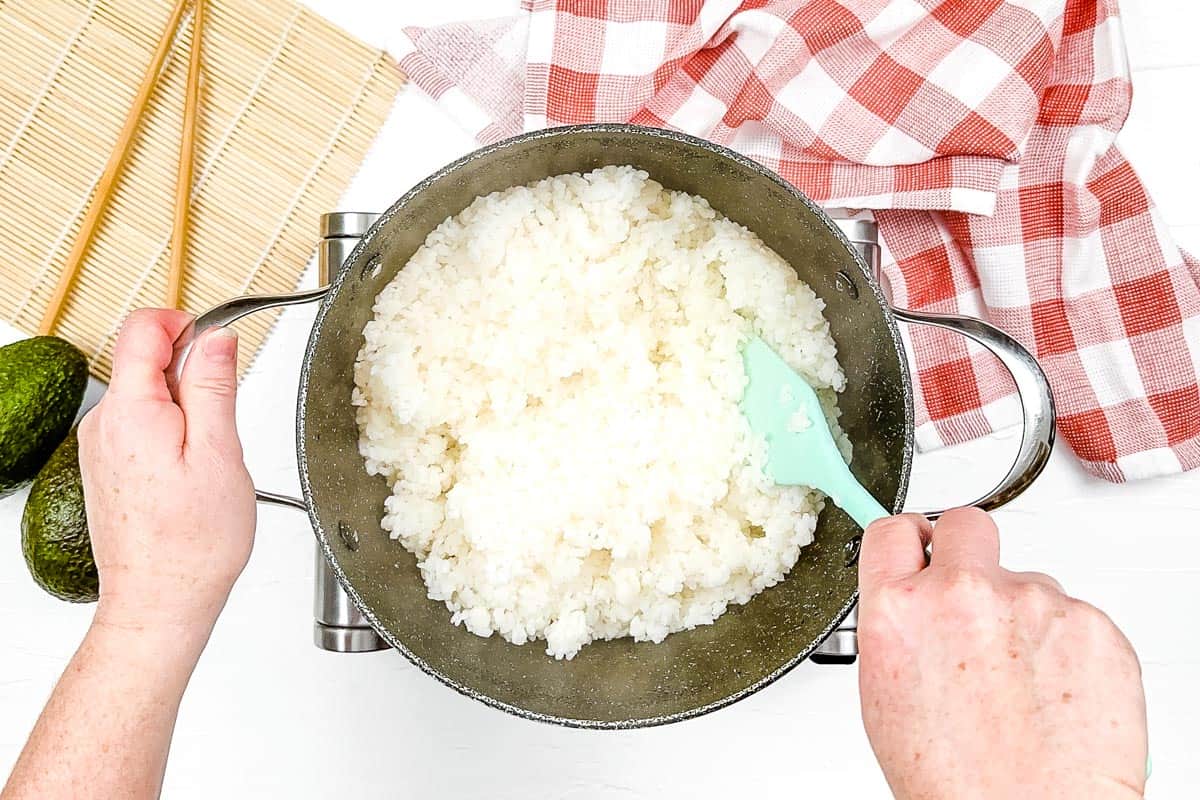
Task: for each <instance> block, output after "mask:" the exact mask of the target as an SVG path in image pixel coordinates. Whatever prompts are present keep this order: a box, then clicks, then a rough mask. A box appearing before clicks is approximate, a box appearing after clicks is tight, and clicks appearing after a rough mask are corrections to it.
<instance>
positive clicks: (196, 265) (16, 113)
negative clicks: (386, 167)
mask: <svg viewBox="0 0 1200 800" xmlns="http://www.w3.org/2000/svg"><path fill="white" fill-rule="evenodd" d="M171 6H172V3H171V2H170V0H153V2H151V1H149V0H91V2H88V0H36V1H35V2H15V3H13V2H0V316H2V317H4V318H6V319H8V320H9V321H10V322H11V323H13V324H14V325H15V326H16V327H18V328H20V329H22V330H24V331H26V332H29V333H33V332H34V331H36V329H37V326H38V323H39V322H40V320H41V317H42V313H43V311H44V310H45V308H46V305H47V302H48V300H49V298H50V294H51V292H52V291H53V289H54V285H55V282H56V281H57V279H58V276H59V273H60V271H61V270H62V268H63V264H64V262H65V260H66V256H67V253H68V251H69V250H70V248H71V245H72V243H73V241H74V238H75V234H76V232H77V230H78V227H79V225H80V222H81V221H82V218H83V215H84V212H85V210H86V207H87V201H88V198H89V197H90V195H91V193H92V191H93V190H94V188H95V186H96V183H97V182H98V180H99V178H100V174H101V172H102V170H103V168H104V164H105V161H106V160H107V158H108V156H109V154H110V152H111V151H112V148H113V145H114V143H115V141H116V138H117V133H118V131H119V130H120V128H121V124H122V121H123V120H124V118H125V115H126V113H127V112H128V110H129V107H130V104H131V102H132V100H133V96H134V94H135V93H136V90H137V86H138V83H139V81H140V79H141V76H142V73H143V72H144V70H145V68H146V65H147V64H148V63H149V62H150V57H151V54H152V53H153V51H154V48H155V46H156V44H157V42H158V40H159V37H160V36H161V35H162V32H163V29H164V27H165V25H166V22H167V18H168V16H169V15H170V13H171ZM189 13H190V12H189ZM190 50H191V24H190V16H189V17H185V19H184V22H183V24H182V25H181V26H180V33H179V34H178V36H177V39H176V42H175V46H174V48H173V49H172V51H171V55H170V56H169V60H168V62H167V64H166V66H165V67H164V71H163V74H162V75H161V77H160V79H159V84H158V87H157V88H156V90H155V94H154V96H153V98H152V99H151V104H150V107H149V109H148V110H147V112H146V116H145V117H143V119H142V123H141V127H140V128H139V132H138V134H137V138H136V139H135V140H134V150H133V152H132V153H131V155H130V160H129V161H128V162H127V165H126V167H125V170H124V172H123V173H122V175H121V178H120V181H119V185H118V187H117V191H116V194H115V196H114V198H113V200H112V201H111V203H110V205H109V207H108V211H107V212H106V214H105V216H104V218H103V220H102V221H101V226H100V228H99V230H98V232H97V236H96V240H95V242H94V244H93V245H92V247H91V250H90V251H89V255H88V258H87V259H86V260H85V261H84V263H83V265H82V268H81V269H80V272H79V275H78V277H77V278H76V281H75V284H74V287H73V288H72V290H71V292H70V294H69V296H68V297H67V301H66V304H65V305H64V307H63V313H62V316H61V318H60V320H59V324H58V327H57V329H56V331H55V333H56V334H57V335H59V336H62V337H64V338H66V339H68V340H69V341H71V342H72V343H74V344H75V345H77V346H78V347H80V348H81V349H82V350H83V351H84V352H85V353H87V354H88V355H89V357H90V358H91V366H92V374H93V375H95V376H96V377H98V378H100V379H102V380H107V379H108V376H109V371H110V369H111V366H112V363H111V354H112V346H113V340H114V338H115V336H116V333H117V330H118V329H119V327H120V325H121V323H122V321H123V320H124V319H125V317H126V316H127V315H128V313H129V312H130V311H132V310H133V309H135V308H139V307H142V306H159V305H162V303H163V298H164V294H165V290H166V280H167V271H168V263H169V258H170V254H169V251H168V242H169V240H170V236H171V225H172V213H173V208H174V186H175V174H176V166H177V163H178V158H179V142H180V135H181V130H182V116H183V95H184V84H185V82H186V77H187V61H188V53H189V52H190ZM402 83H403V77H402V75H401V73H400V71H399V69H398V68H397V66H396V63H395V62H394V61H393V60H392V59H391V58H390V57H389V56H388V55H387V54H385V53H383V52H382V51H380V50H377V49H374V48H371V47H368V46H367V45H365V44H363V43H362V42H359V41H358V40H356V39H354V38H352V37H351V36H350V35H348V34H347V33H345V32H344V31H342V30H340V29H339V28H337V27H335V26H334V25H332V24H331V23H329V22H327V21H326V20H324V19H322V18H321V17H319V16H318V15H316V14H315V13H313V12H311V11H309V10H307V9H305V8H303V7H301V6H299V5H297V4H296V3H294V2H290V0H209V7H208V13H207V15H206V24H205V30H204V38H203V79H202V83H201V95H200V97H201V112H200V118H199V121H198V128H197V139H196V161H195V165H196V166H195V182H194V184H193V194H192V211H191V213H192V216H191V226H190V237H189V245H188V262H187V266H186V269H185V273H184V281H183V293H182V301H181V302H182V306H183V308H185V309H186V310H188V311H191V312H193V313H195V312H198V311H201V310H203V309H205V308H207V307H209V306H211V305H214V304H216V303H218V302H220V301H222V300H226V299H229V298H230V297H234V296H237V295H242V294H251V293H263V292H280V291H291V290H292V289H294V288H295V286H296V284H297V282H298V280H299V278H300V275H301V273H302V272H303V271H304V269H305V267H306V265H307V264H308V261H309V258H310V257H311V255H312V253H313V250H314V246H315V244H316V240H317V223H318V219H319V217H320V215H321V214H322V213H323V212H326V211H330V210H333V209H334V208H336V206H337V203H338V200H339V198H340V196H341V194H342V192H343V191H344V190H345V188H346V186H347V185H348V184H349V182H350V179H351V178H352V177H353V175H354V173H355V171H356V169H357V167H358V165H359V163H360V162H361V161H362V159H363V157H364V156H365V155H366V152H367V148H368V147H369V145H370V144H371V141H372V140H373V139H374V137H375V134H376V133H377V132H378V130H379V128H380V127H381V126H382V125H383V122H384V120H385V119H386V118H387V115H388V112H389V111H390V109H391V107H392V103H393V100H394V99H395V96H396V93H397V92H398V91H399V89H400V86H401V84H402ZM274 318H275V317H274V315H273V314H271V313H264V314H258V315H254V316H251V317H249V318H247V319H245V320H243V321H242V322H239V323H238V325H237V327H238V330H239V333H240V335H241V342H242V353H241V356H242V361H241V363H242V364H243V365H245V364H247V363H249V361H250V360H251V359H252V357H253V355H254V353H256V352H257V350H258V348H259V346H260V345H261V344H262V342H263V340H264V339H265V338H266V335H267V333H268V331H269V328H270V325H271V323H272V322H273V321H274Z"/></svg>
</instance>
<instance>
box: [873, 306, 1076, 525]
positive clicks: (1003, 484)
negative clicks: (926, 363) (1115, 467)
mask: <svg viewBox="0 0 1200 800" xmlns="http://www.w3.org/2000/svg"><path fill="white" fill-rule="evenodd" d="M892 313H893V314H895V316H896V319H898V320H901V321H903V322H909V323H915V324H918V325H932V326H934V327H935V328H944V329H946V330H948V331H954V332H955V333H960V334H962V335H963V336H966V337H967V338H968V339H972V340H974V341H976V342H978V343H979V344H981V345H983V346H984V347H986V348H987V349H988V350H989V351H990V352H991V354H992V355H994V356H995V357H996V358H998V359H1000V363H1001V364H1003V365H1004V367H1005V369H1007V370H1008V372H1009V374H1010V375H1012V378H1013V381H1015V382H1016V384H1017V395H1018V397H1019V398H1020V402H1021V416H1022V419H1023V430H1022V431H1021V446H1020V449H1018V451H1017V458H1016V460H1015V461H1013V464H1012V466H1011V467H1009V470H1008V474H1007V475H1005V476H1004V479H1003V480H1001V481H1000V483H999V484H998V485H997V486H996V488H995V489H992V490H991V491H990V492H988V493H987V494H985V495H984V496H983V497H981V498H979V499H978V500H976V501H975V502H973V503H969V505H972V506H976V507H978V508H982V509H983V510H984V511H991V510H992V509H994V508H999V507H1000V506H1002V505H1004V504H1005V503H1007V502H1008V501H1009V500H1012V499H1013V498H1015V497H1017V496H1018V495H1020V494H1021V493H1022V492H1024V491H1025V490H1026V489H1028V488H1029V485H1030V484H1031V483H1033V481H1034V479H1035V478H1037V476H1038V475H1039V474H1041V471H1042V469H1043V468H1044V467H1045V466H1046V462H1047V461H1048V460H1049V459H1050V451H1051V449H1052V448H1053V447H1054V396H1053V395H1051V393H1050V382H1049V381H1048V380H1046V373H1045V372H1043V371H1042V367H1041V365H1040V364H1038V362H1037V359H1036V358H1034V357H1033V354H1032V353H1030V352H1029V351H1028V350H1026V349H1025V347H1024V346H1023V345H1022V344H1021V343H1020V342H1018V341H1017V340H1016V339H1014V338H1012V337H1011V336H1009V335H1008V334H1007V333H1005V332H1004V331H1002V330H1000V329H999V328H997V327H996V326H994V325H990V324H988V323H986V322H984V321H983V320H980V319H975V318H974V317H958V316H953V315H950V314H926V313H919V312H916V311H908V310H905V309H900V308H893V309H892ZM922 513H924V514H925V516H926V517H928V518H929V519H937V518H938V517H940V516H941V515H942V514H944V513H945V510H939V511H926V512H922Z"/></svg>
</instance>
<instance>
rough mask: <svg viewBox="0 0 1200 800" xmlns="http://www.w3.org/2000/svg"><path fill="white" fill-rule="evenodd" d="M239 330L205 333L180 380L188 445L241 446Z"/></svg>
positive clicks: (219, 448) (223, 449)
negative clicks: (239, 426)
mask: <svg viewBox="0 0 1200 800" xmlns="http://www.w3.org/2000/svg"><path fill="white" fill-rule="evenodd" d="M237 347H238V340H237V334H236V333H235V332H234V331H233V330H231V329H230V328H216V329H214V330H212V331H208V332H206V333H204V334H203V335H202V336H201V337H200V341H198V342H197V343H196V346H195V347H193V348H192V352H191V355H190V357H189V358H188V360H187V363H186V364H184V367H183V376H182V377H181V378H180V381H179V405H180V407H182V408H183V416H184V420H185V425H186V430H185V433H184V447H188V446H194V445H200V446H207V447H211V448H213V449H215V450H217V451H219V452H230V451H231V450H233V449H234V448H236V449H240V448H241V444H240V442H239V441H238V435H237V422H236V414H235V410H234V409H235V401H236V399H237Z"/></svg>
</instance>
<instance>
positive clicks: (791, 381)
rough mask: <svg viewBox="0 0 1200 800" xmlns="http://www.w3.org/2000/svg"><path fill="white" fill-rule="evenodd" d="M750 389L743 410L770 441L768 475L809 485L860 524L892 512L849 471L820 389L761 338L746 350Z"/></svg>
mask: <svg viewBox="0 0 1200 800" xmlns="http://www.w3.org/2000/svg"><path fill="white" fill-rule="evenodd" d="M742 362H743V364H744V365H745V368H746V377H747V378H749V382H748V383H747V384H746V392H745V394H744V395H743V396H742V403H741V407H742V413H743V414H744V415H745V416H746V419H747V420H748V421H749V422H750V428H751V429H752V430H754V432H755V433H758V434H760V435H762V436H764V437H765V438H766V440H767V465H766V472H767V476H768V477H770V478H771V479H773V480H774V481H775V482H776V483H778V484H783V485H785V486H811V487H812V488H814V489H819V490H821V491H822V492H824V493H825V494H826V495H828V496H829V499H830V500H832V501H833V502H834V504H835V505H837V506H838V507H839V508H841V509H842V510H843V511H845V512H846V513H847V514H849V515H850V516H851V517H852V518H853V519H854V521H855V522H857V523H858V524H859V526H861V527H863V528H866V527H867V525H869V524H871V523H872V522H874V521H875V520H877V519H880V518H882V517H887V516H890V514H889V512H888V510H887V509H885V508H884V507H883V506H881V505H880V504H879V503H878V502H877V501H876V500H875V498H874V497H872V496H871V493H870V492H868V491H867V490H866V489H864V488H863V486H862V484H861V483H859V482H858V480H857V479H856V478H855V477H854V474H853V473H851V472H850V468H849V467H848V466H846V462H845V461H843V460H842V454H841V453H839V452H838V449H837V445H836V444H835V443H834V441H833V434H831V433H830V432H829V424H828V423H827V422H826V421H825V412H824V411H822V410H821V402H820V401H819V400H818V399H817V393H816V392H814V391H813V388H812V387H811V386H809V385H808V381H806V380H804V378H801V377H800V376H799V375H797V374H796V373H795V372H794V371H793V370H792V368H791V367H789V366H788V365H787V362H785V361H784V360H783V359H782V358H780V357H779V355H778V354H777V353H776V352H775V351H774V350H772V349H771V348H770V346H768V345H767V343H766V342H764V341H763V340H762V339H759V338H757V337H754V338H751V339H750V340H749V341H747V342H746V346H745V347H744V348H743V349H742Z"/></svg>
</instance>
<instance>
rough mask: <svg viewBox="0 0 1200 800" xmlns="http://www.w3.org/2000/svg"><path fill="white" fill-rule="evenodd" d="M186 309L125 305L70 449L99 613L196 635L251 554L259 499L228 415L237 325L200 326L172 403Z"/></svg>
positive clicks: (197, 640) (187, 639)
mask: <svg viewBox="0 0 1200 800" xmlns="http://www.w3.org/2000/svg"><path fill="white" fill-rule="evenodd" d="M190 320H191V317H190V316H189V315H187V314H184V313H182V312H178V311H165V310H152V309H143V310H140V311H135V312H134V313H133V314H132V315H130V317H129V319H128V321H127V322H126V323H125V326H124V327H123V328H122V329H121V333H120V336H119V337H118V339H117V344H116V348H115V351H114V353H113V373H112V382H111V384H110V385H109V389H108V391H107V392H106V393H105V395H104V398H103V399H102V400H101V401H100V404H99V405H97V406H96V408H94V409H93V410H92V411H91V412H90V413H89V414H88V415H87V416H86V417H85V418H84V420H83V422H81V423H80V426H79V461H80V468H81V471H82V474H83V488H84V498H85V502H86V505H87V518H88V530H89V533H90V534H91V539H92V549H93V552H94V555H95V558H96V566H97V569H98V570H99V573H100V601H99V605H98V606H97V609H96V622H97V623H100V624H106V625H112V626H117V627H122V628H132V629H136V630H140V631H150V630H152V631H153V632H155V633H163V632H167V633H169V634H170V635H171V636H172V638H173V640H175V641H177V642H179V643H180V644H184V643H194V644H197V645H198V646H199V647H203V644H204V642H206V641H207V639H208V635H209V633H210V631H211V629H212V625H213V623H214V622H215V621H216V618H217V615H218V614H219V613H220V611H221V609H222V608H223V607H224V605H225V600H226V598H227V597H228V595H229V591H230V589H231V588H232V587H233V583H234V581H235V580H237V577H238V576H239V575H240V574H241V572H242V569H243V568H244V567H245V566H246V561H247V560H248V559H249V557H250V550H251V547H252V545H253V542H254V527H255V514H256V511H255V503H254V487H253V485H252V484H251V481H250V475H249V473H247V471H246V467H245V465H244V464H243V463H242V448H241V443H240V441H239V439H238V433H237V427H236V425H235V420H234V398H235V396H236V394H237V337H236V335H235V334H234V333H233V332H232V331H230V330H228V329H218V330H216V331H214V332H212V333H208V334H205V335H204V336H202V337H201V338H200V340H199V341H198V342H197V343H196V346H195V347H194V348H193V349H192V351H191V357H190V358H189V359H188V361H187V364H186V366H185V368H184V373H183V376H182V379H181V382H180V387H179V395H180V396H179V402H178V404H176V403H175V401H174V400H172V398H171V395H170V393H169V392H168V390H167V383H166V379H165V377H164V370H165V369H166V367H167V365H168V363H169V362H170V360H171V354H172V343H173V342H174V340H175V338H176V336H178V335H179V333H180V331H182V330H183V329H184V328H185V327H186V326H187V324H188V322H189V321H190ZM197 654H198V651H197Z"/></svg>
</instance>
